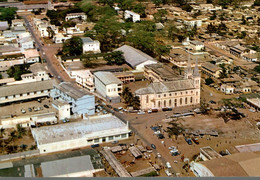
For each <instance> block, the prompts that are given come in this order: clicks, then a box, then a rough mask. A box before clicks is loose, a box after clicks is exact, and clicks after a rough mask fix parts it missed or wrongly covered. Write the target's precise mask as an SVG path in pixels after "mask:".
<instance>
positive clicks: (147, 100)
mask: <svg viewBox="0 0 260 180" xmlns="http://www.w3.org/2000/svg"><path fill="white" fill-rule="evenodd" d="M148 102H149V96H148V95H147V96H146V103H148Z"/></svg>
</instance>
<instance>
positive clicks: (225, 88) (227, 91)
mask: <svg viewBox="0 0 260 180" xmlns="http://www.w3.org/2000/svg"><path fill="white" fill-rule="evenodd" d="M220 90H221V91H222V92H223V93H225V94H233V93H234V91H235V88H234V87H233V86H231V85H227V84H222V85H221V87H220Z"/></svg>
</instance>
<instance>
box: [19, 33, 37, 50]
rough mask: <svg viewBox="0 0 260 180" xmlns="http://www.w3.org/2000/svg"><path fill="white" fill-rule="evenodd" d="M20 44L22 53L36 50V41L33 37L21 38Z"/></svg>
mask: <svg viewBox="0 0 260 180" xmlns="http://www.w3.org/2000/svg"><path fill="white" fill-rule="evenodd" d="M18 44H19V47H20V48H21V50H22V51H25V50H26V49H33V48H34V40H33V38H32V37H31V36H23V37H19V39H18Z"/></svg>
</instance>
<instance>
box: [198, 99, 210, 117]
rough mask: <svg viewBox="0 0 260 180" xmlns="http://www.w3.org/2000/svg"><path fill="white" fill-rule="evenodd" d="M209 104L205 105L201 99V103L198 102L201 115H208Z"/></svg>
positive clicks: (204, 101)
mask: <svg viewBox="0 0 260 180" xmlns="http://www.w3.org/2000/svg"><path fill="white" fill-rule="evenodd" d="M209 110H210V109H209V104H208V103H206V100H205V99H202V100H201V101H200V111H201V113H202V114H208V112H209Z"/></svg>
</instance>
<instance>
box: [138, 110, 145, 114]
mask: <svg viewBox="0 0 260 180" xmlns="http://www.w3.org/2000/svg"><path fill="white" fill-rule="evenodd" d="M137 114H145V112H144V111H139V112H138V113H137Z"/></svg>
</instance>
